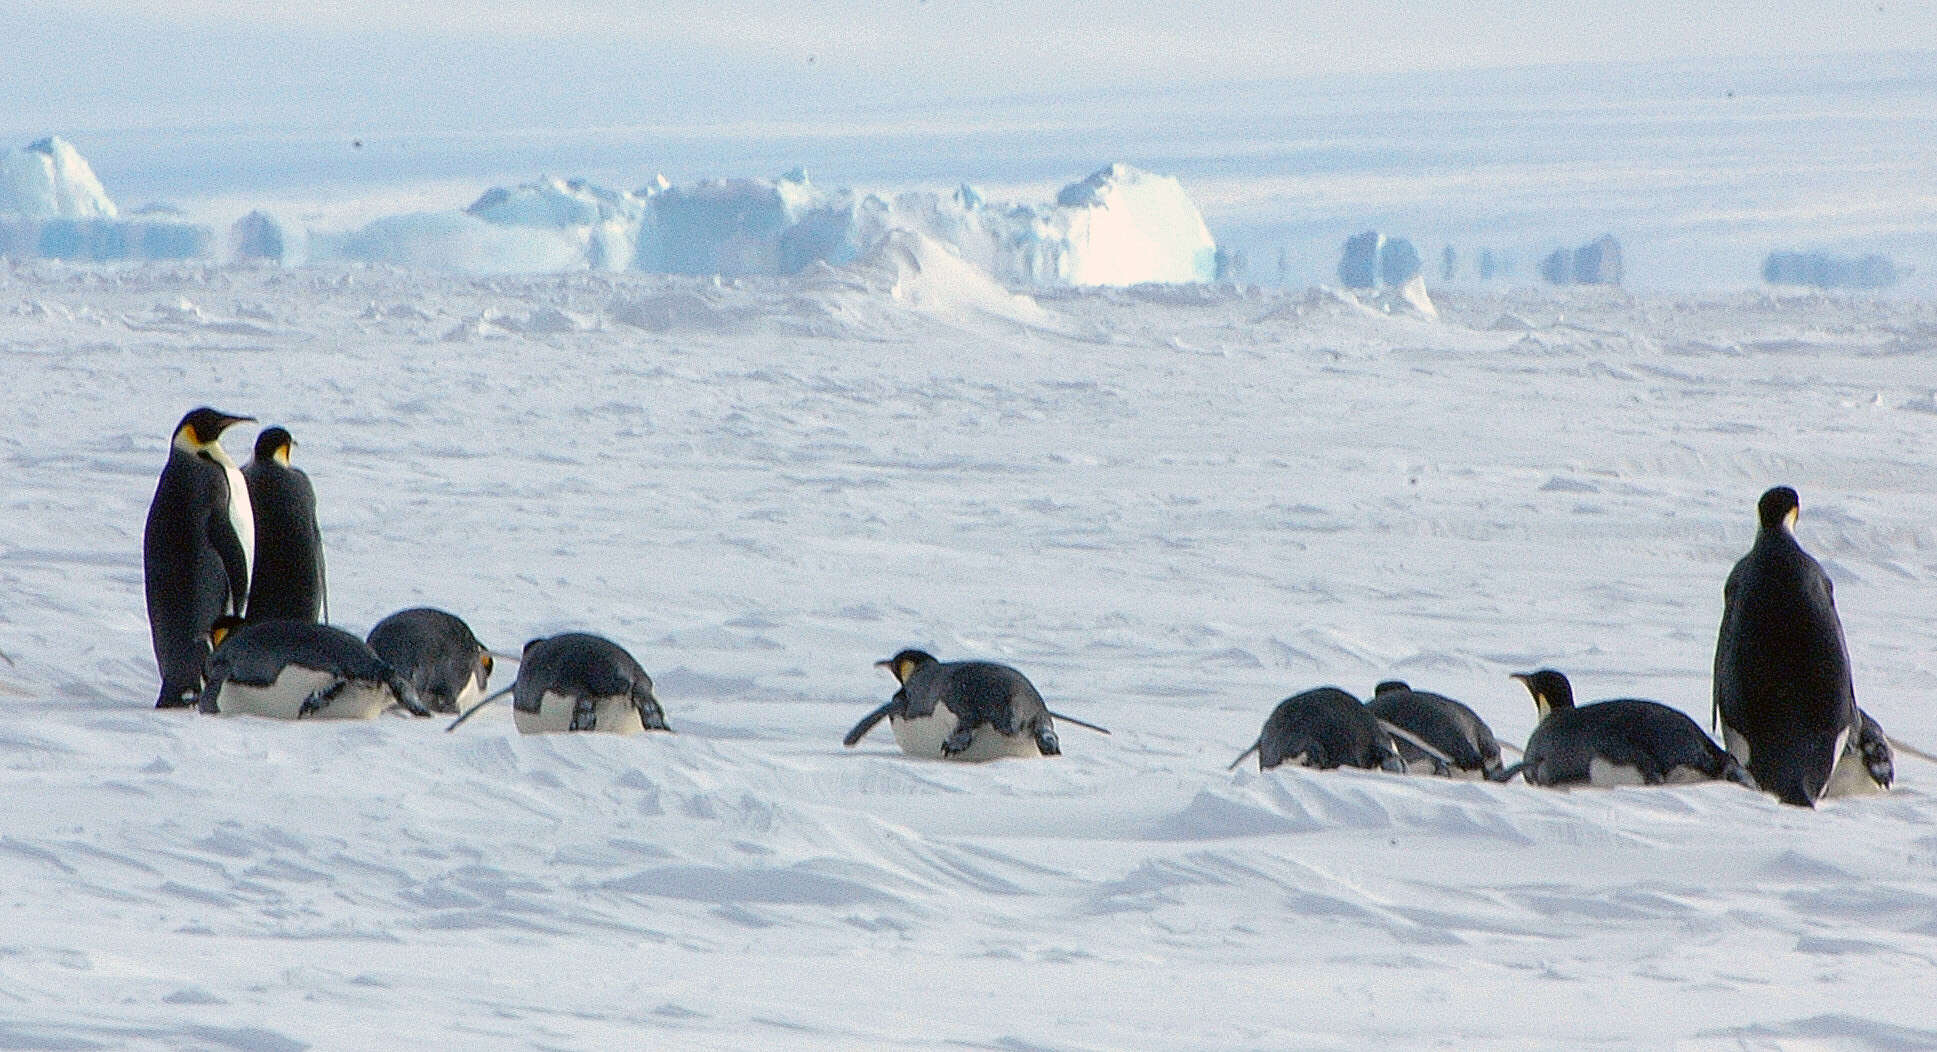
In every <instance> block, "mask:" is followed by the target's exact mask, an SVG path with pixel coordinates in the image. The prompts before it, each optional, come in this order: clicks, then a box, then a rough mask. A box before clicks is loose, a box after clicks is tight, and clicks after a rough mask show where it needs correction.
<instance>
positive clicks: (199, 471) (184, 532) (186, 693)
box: [141, 406, 255, 709]
mask: <svg viewBox="0 0 1937 1052" xmlns="http://www.w3.org/2000/svg"><path fill="white" fill-rule="evenodd" d="M253 419H255V418H254V417H248V416H236V415H234V414H231V413H224V412H220V411H218V410H214V409H210V408H208V407H206V406H204V407H202V408H200V409H196V410H194V411H192V412H190V413H189V414H188V415H187V416H184V417H182V421H181V423H179V424H176V425H175V434H174V437H173V438H172V439H171V440H170V442H169V446H168V464H167V465H166V466H165V467H163V468H162V469H161V480H160V481H159V482H158V483H156V485H155V499H154V501H153V502H152V503H150V504H149V505H148V522H147V526H146V528H145V529H144V530H143V532H142V538H141V557H142V576H143V580H144V583H145V585H146V592H147V597H148V633H149V636H150V638H152V640H153V641H154V646H155V664H156V665H157V666H158V667H159V668H160V670H161V696H160V697H159V698H158V699H157V700H156V701H155V707H156V708H158V709H172V708H185V707H187V706H190V705H193V704H195V702H196V698H197V696H198V695H200V693H201V691H202V682H203V664H204V663H205V661H206V660H207V658H208V655H209V646H210V643H209V630H210V629H211V628H212V627H214V625H215V619H216V618H218V617H220V616H222V615H223V614H232V615H235V616H238V617H240V616H242V615H243V614H244V613H245V612H246V611H247V609H248V602H249V571H250V565H251V562H252V561H253V560H254V558H255V516H254V515H253V514H252V513H251V511H250V508H249V487H248V486H247V485H246V484H245V483H244V482H243V479H242V472H241V470H240V469H238V468H237V467H236V466H235V461H233V460H231V459H229V455H228V453H226V452H225V451H223V449H222V441H221V439H222V432H224V431H226V430H228V429H229V428H230V427H231V426H233V425H235V424H238V423H241V422H242V421H245V420H253Z"/></svg>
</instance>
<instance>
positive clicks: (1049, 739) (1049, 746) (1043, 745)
mask: <svg viewBox="0 0 1937 1052" xmlns="http://www.w3.org/2000/svg"><path fill="white" fill-rule="evenodd" d="M1036 749H1037V750H1038V751H1040V752H1041V753H1042V754H1043V755H1044V756H1061V755H1062V754H1063V746H1062V743H1061V742H1059V741H1057V740H1056V732H1055V731H1052V730H1050V729H1049V728H1047V727H1038V728H1036Z"/></svg>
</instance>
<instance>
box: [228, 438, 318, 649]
mask: <svg viewBox="0 0 1937 1052" xmlns="http://www.w3.org/2000/svg"><path fill="white" fill-rule="evenodd" d="M295 445H296V440H295V439H294V438H293V437H291V436H290V434H289V432H288V431H287V430H284V429H283V428H280V427H267V428H263V429H262V433H261V434H258V435H257V436H256V449H255V455H254V456H253V457H251V458H250V459H249V463H247V464H245V465H243V468H242V479H243V481H244V482H245V483H247V484H248V489H249V507H250V509H251V510H252V511H254V512H255V520H256V554H255V568H254V571H253V573H252V575H251V576H250V578H249V619H250V620H252V621H271V620H275V619H278V618H286V619H289V620H292V621H327V620H329V598H328V595H327V593H326V592H325V590H324V585H323V533H322V531H321V530H319V529H317V526H316V490H315V489H314V488H313V487H312V486H311V485H310V483H309V476H308V475H306V474H304V473H303V470H302V469H301V468H296V467H291V466H290V464H289V451H290V450H291V449H292V448H294V447H295Z"/></svg>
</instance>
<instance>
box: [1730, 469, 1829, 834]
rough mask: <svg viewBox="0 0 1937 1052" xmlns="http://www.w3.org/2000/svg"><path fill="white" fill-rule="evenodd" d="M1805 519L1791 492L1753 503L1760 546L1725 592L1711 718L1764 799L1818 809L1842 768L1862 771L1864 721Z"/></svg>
mask: <svg viewBox="0 0 1937 1052" xmlns="http://www.w3.org/2000/svg"><path fill="white" fill-rule="evenodd" d="M1800 511H1801V503H1800V501H1799V500H1798V498H1797V496H1796V491H1795V490H1793V489H1790V488H1789V487H1788V486H1777V487H1775V488H1774V489H1771V490H1769V491H1768V492H1767V493H1764V494H1763V495H1762V499H1761V500H1759V501H1757V502H1756V515H1757V518H1758V519H1759V522H1760V525H1759V527H1758V529H1757V530H1756V534H1755V544H1754V545H1753V546H1752V547H1751V548H1750V549H1749V553H1748V554H1747V555H1744V556H1743V557H1742V558H1741V560H1740V561H1739V562H1737V563H1736V564H1735V569H1734V570H1732V571H1731V572H1730V573H1729V576H1728V583H1727V584H1726V585H1724V586H1723V588H1722V628H1721V632H1720V634H1719V635H1718V636H1717V638H1716V641H1715V715H1716V717H1717V720H1718V721H1719V723H1720V724H1721V729H1722V740H1723V741H1724V742H1726V743H1727V745H1728V750H1729V752H1730V753H1732V754H1734V756H1735V758H1736V759H1738V760H1740V761H1741V762H1742V765H1743V766H1744V767H1747V768H1748V769H1749V773H1750V774H1752V775H1754V776H1755V780H1756V782H1757V783H1759V784H1760V785H1761V786H1762V788H1763V789H1764V790H1766V791H1768V792H1771V793H1774V794H1775V795H1776V796H1777V798H1779V799H1780V800H1782V802H1783V803H1785V804H1795V805H1797V806H1799V807H1814V806H1815V804H1816V801H1817V800H1819V799H1821V798H1822V797H1823V796H1824V795H1825V793H1826V792H1827V791H1828V790H1829V787H1830V783H1831V780H1832V778H1834V777H1835V774H1836V769H1837V766H1838V764H1839V763H1855V764H1858V765H1861V764H1862V763H1863V758H1862V755H1861V753H1860V750H1852V749H1851V748H1850V746H1851V745H1852V744H1853V743H1855V742H1857V741H1859V739H1860V738H1861V732H1862V716H1861V715H1860V714H1859V713H1858V712H1857V708H1856V688H1855V687H1854V685H1853V684H1852V683H1851V680H1850V658H1849V650H1848V648H1847V647H1846V646H1845V645H1844V643H1843V623H1842V621H1841V619H1839V618H1838V617H1837V616H1836V598H1835V595H1834V593H1833V590H1832V588H1831V586H1830V581H1829V575H1828V574H1826V573H1824V572H1823V568H1822V566H1821V565H1820V564H1818V563H1817V562H1816V560H1815V559H1813V558H1811V557H1810V555H1809V553H1808V552H1805V551H1803V550H1802V546H1801V545H1800V544H1797V543H1796V536H1795V532H1794V531H1795V525H1796V518H1797V516H1798V515H1799V514H1800ZM1852 773H1853V772H1852Z"/></svg>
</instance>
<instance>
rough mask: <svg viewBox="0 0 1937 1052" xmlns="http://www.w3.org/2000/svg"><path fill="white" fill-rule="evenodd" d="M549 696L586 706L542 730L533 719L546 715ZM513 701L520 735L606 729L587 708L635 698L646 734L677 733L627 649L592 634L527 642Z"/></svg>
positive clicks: (633, 702) (632, 702) (631, 701)
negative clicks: (601, 702)
mask: <svg viewBox="0 0 1937 1052" xmlns="http://www.w3.org/2000/svg"><path fill="white" fill-rule="evenodd" d="M547 694H555V695H560V696H563V697H566V698H571V699H574V700H575V701H577V702H580V703H581V707H580V709H579V710H578V711H576V712H574V713H568V714H565V718H564V720H563V721H562V723H563V725H561V726H558V727H555V728H553V727H547V726H539V725H537V724H536V723H534V722H533V718H535V717H539V716H541V715H543V713H544V699H545V695H547ZM511 698H512V702H511V708H512V712H513V715H514V717H522V718H520V719H519V730H520V731H527V732H530V730H553V729H556V730H587V731H589V730H602V729H606V728H601V727H599V726H598V725H597V724H596V723H595V722H593V716H592V714H591V713H592V710H591V708H590V706H589V705H587V704H584V703H589V702H591V701H593V700H596V699H610V698H626V699H629V704H630V706H631V707H632V708H633V709H634V710H635V711H636V712H637V713H638V715H639V722H640V724H641V726H642V727H643V728H644V729H646V730H671V729H672V728H671V727H669V726H667V724H666V716H665V713H664V711H662V710H661V709H660V707H659V701H658V699H657V698H655V697H654V695H653V692H652V677H651V676H648V675H647V674H646V670H645V669H644V668H642V667H640V665H639V662H638V661H637V660H636V659H635V658H634V657H633V656H632V655H631V654H629V653H627V652H626V650H625V648H624V647H621V646H619V645H618V644H617V643H614V642H612V641H611V640H609V639H606V638H604V637H603V636H596V635H593V634H591V633H589V632H564V633H560V634H559V635H555V636H551V637H549V638H544V639H534V640H532V641H530V642H528V643H526V644H525V650H524V655H523V657H522V658H521V659H520V661H519V665H518V678H517V680H516V682H515V683H514V684H513V685H512V693H511ZM528 728H529V729H530V730H528Z"/></svg>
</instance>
